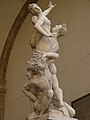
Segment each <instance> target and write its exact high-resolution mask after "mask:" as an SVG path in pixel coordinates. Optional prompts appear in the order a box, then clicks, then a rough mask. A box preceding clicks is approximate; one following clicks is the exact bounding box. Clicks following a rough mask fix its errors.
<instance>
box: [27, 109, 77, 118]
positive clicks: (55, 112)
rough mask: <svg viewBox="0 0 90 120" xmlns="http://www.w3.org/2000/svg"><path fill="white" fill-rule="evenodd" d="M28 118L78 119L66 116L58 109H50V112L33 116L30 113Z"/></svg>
mask: <svg viewBox="0 0 90 120" xmlns="http://www.w3.org/2000/svg"><path fill="white" fill-rule="evenodd" d="M26 120H77V119H76V118H71V117H67V116H64V115H63V113H62V112H61V111H58V110H49V111H48V113H46V114H44V115H41V116H36V117H31V115H29V116H28V118H27V119H26Z"/></svg>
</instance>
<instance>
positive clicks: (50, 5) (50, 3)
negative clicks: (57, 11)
mask: <svg viewBox="0 0 90 120" xmlns="http://www.w3.org/2000/svg"><path fill="white" fill-rule="evenodd" d="M55 6H56V4H54V5H53V4H52V2H51V1H50V2H49V5H48V7H50V8H51V9H52V8H54V7H55Z"/></svg>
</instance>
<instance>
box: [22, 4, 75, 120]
mask: <svg viewBox="0 0 90 120" xmlns="http://www.w3.org/2000/svg"><path fill="white" fill-rule="evenodd" d="M54 7H55V5H53V4H52V2H50V3H49V5H48V9H46V10H45V11H42V10H41V8H40V7H39V6H38V5H37V4H35V3H33V4H29V7H28V9H29V11H30V13H31V14H32V23H33V25H34V28H35V30H36V31H35V33H34V34H33V35H32V37H31V40H30V45H31V47H32V50H33V55H32V58H31V59H30V61H28V62H27V74H26V75H27V77H28V82H27V83H26V84H24V86H23V87H22V91H23V93H24V94H25V95H26V96H27V97H29V99H30V100H31V101H32V102H33V110H32V112H31V113H30V114H28V115H27V117H26V120H36V119H37V120H47V119H51V120H69V119H71V120H73V119H74V118H73V116H74V115H75V110H74V109H73V108H72V107H71V106H70V105H68V104H67V103H66V102H64V101H63V92H62V89H61V88H60V87H59V83H58V79H57V76H56V74H57V69H56V66H55V64H54V61H55V59H57V58H58V57H59V54H58V50H59V44H58V41H57V39H58V38H60V37H62V36H64V34H65V32H66V31H67V28H66V24H65V23H63V24H60V25H56V26H55V27H54V28H52V29H51V21H50V20H49V19H48V18H47V15H48V14H49V12H50V11H51V10H52V9H53V8H54Z"/></svg>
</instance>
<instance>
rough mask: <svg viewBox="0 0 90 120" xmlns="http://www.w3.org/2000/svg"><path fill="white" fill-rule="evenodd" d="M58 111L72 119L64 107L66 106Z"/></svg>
mask: <svg viewBox="0 0 90 120" xmlns="http://www.w3.org/2000/svg"><path fill="white" fill-rule="evenodd" d="M58 110H59V111H61V112H62V113H63V115H64V116H67V117H70V115H69V112H68V110H67V108H66V107H64V106H63V107H60V108H59V109H58Z"/></svg>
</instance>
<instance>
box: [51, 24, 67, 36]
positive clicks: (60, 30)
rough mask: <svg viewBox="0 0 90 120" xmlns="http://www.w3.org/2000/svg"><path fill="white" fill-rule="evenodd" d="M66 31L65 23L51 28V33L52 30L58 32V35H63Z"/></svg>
mask: <svg viewBox="0 0 90 120" xmlns="http://www.w3.org/2000/svg"><path fill="white" fill-rule="evenodd" d="M66 31H67V28H66V24H65V23H63V24H61V25H56V26H55V27H54V28H52V33H54V32H56V33H58V37H61V36H63V35H64V33H65V32H66Z"/></svg>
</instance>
